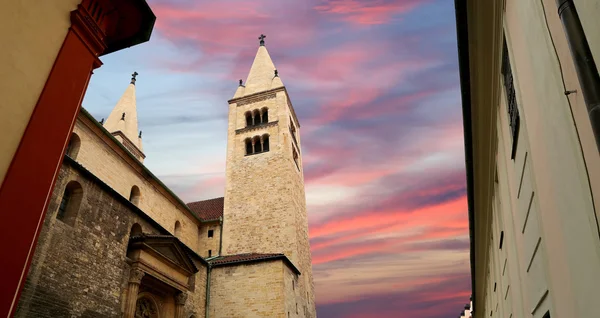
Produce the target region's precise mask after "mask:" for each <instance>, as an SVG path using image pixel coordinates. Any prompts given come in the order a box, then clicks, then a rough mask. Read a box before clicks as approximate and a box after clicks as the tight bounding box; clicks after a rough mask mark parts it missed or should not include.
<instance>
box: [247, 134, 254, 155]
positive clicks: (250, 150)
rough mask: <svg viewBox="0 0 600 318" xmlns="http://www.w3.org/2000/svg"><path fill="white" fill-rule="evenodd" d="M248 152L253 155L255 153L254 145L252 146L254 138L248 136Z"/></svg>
mask: <svg viewBox="0 0 600 318" xmlns="http://www.w3.org/2000/svg"><path fill="white" fill-rule="evenodd" d="M245 142H246V154H247V155H251V154H253V153H254V150H253V147H252V139H250V138H248V139H246V141H245Z"/></svg>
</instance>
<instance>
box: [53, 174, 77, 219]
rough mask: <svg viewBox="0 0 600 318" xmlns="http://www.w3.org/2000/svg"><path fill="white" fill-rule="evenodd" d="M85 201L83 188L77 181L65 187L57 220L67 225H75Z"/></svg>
mask: <svg viewBox="0 0 600 318" xmlns="http://www.w3.org/2000/svg"><path fill="white" fill-rule="evenodd" d="M82 199H83V188H82V187H81V184H79V182H77V181H70V182H69V183H67V186H66V187H65V191H64V192H63V196H62V199H61V201H60V205H59V206H58V213H56V218H57V219H58V220H61V221H63V222H64V223H66V224H69V225H74V224H75V219H77V214H79V207H80V206H81V201H82Z"/></svg>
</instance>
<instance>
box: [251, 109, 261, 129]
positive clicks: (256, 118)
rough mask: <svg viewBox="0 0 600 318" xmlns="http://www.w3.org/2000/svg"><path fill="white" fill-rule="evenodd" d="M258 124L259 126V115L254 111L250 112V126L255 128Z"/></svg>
mask: <svg viewBox="0 0 600 318" xmlns="http://www.w3.org/2000/svg"><path fill="white" fill-rule="evenodd" d="M258 124H260V113H259V112H258V110H256V109H255V110H254V111H252V125H254V126H256V125H258Z"/></svg>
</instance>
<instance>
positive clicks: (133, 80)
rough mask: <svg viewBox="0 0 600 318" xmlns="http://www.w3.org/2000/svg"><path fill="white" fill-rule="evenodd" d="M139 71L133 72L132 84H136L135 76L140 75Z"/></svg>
mask: <svg viewBox="0 0 600 318" xmlns="http://www.w3.org/2000/svg"><path fill="white" fill-rule="evenodd" d="M138 75H139V74H138V72H135V71H134V72H133V74H131V84H134V85H135V77H136V76H138Z"/></svg>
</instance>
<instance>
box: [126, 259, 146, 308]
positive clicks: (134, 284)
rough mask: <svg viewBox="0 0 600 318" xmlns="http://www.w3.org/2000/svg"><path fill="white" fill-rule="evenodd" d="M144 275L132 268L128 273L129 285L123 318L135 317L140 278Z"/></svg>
mask: <svg viewBox="0 0 600 318" xmlns="http://www.w3.org/2000/svg"><path fill="white" fill-rule="evenodd" d="M144 275H145V273H144V272H143V271H142V270H140V269H138V268H134V269H132V270H131V272H130V273H129V284H128V286H127V298H126V300H125V315H123V316H124V318H134V317H135V305H136V303H137V296H138V292H139V290H140V284H141V282H142V278H143V277H144Z"/></svg>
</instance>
